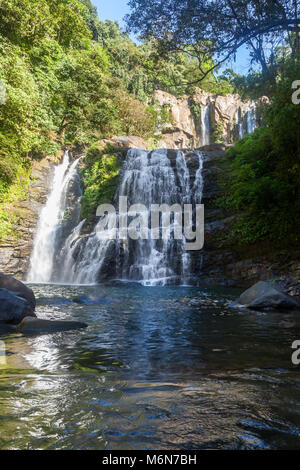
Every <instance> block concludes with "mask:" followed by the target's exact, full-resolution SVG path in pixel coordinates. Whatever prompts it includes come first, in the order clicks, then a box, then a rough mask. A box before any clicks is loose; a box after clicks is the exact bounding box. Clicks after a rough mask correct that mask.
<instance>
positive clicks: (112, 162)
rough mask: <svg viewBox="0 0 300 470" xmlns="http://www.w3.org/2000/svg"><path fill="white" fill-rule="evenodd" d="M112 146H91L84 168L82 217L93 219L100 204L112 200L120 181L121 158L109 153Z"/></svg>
mask: <svg viewBox="0 0 300 470" xmlns="http://www.w3.org/2000/svg"><path fill="white" fill-rule="evenodd" d="M109 150H110V148H109V147H106V148H105V149H104V150H102V151H101V150H100V149H99V146H98V144H97V143H96V144H93V145H91V146H90V148H89V149H88V152H87V156H86V166H85V168H84V169H83V170H82V179H83V184H84V194H83V197H82V200H81V205H82V217H83V218H85V219H92V218H94V217H95V215H96V210H97V207H98V206H99V205H100V204H104V203H108V202H111V201H112V199H113V196H114V194H115V191H116V189H117V186H118V183H119V172H120V168H121V160H120V159H119V158H118V157H117V156H116V155H113V154H107V153H106V152H107V151H109Z"/></svg>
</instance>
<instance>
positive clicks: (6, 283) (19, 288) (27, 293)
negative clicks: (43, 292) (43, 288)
mask: <svg viewBox="0 0 300 470" xmlns="http://www.w3.org/2000/svg"><path fill="white" fill-rule="evenodd" d="M0 289H7V290H9V291H11V292H15V293H17V294H16V295H18V297H22V298H23V299H25V300H27V302H28V303H29V304H30V306H31V308H32V310H34V309H35V305H36V301H35V296H34V293H33V291H32V290H31V289H30V288H29V287H27V286H25V284H23V283H22V282H21V281H18V280H17V279H15V278H13V277H11V276H7V275H6V274H3V273H0Z"/></svg>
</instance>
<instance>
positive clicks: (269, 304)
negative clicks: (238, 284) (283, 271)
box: [235, 281, 300, 310]
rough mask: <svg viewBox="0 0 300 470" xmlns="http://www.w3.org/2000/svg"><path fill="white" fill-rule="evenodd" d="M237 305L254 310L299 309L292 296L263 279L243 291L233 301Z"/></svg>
mask: <svg viewBox="0 0 300 470" xmlns="http://www.w3.org/2000/svg"><path fill="white" fill-rule="evenodd" d="M239 305H243V306H245V307H248V308H251V309H254V310H295V309H299V310H300V304H299V303H298V302H297V301H296V300H295V299H294V298H293V297H291V296H290V295H288V294H285V293H284V292H283V291H281V290H280V289H279V288H278V287H275V286H274V285H272V284H271V283H269V282H264V281H260V282H257V283H256V284H254V286H252V287H250V288H249V289H247V290H246V291H245V292H243V293H242V294H241V295H240V297H239V298H238V299H237V301H236V302H235V306H239Z"/></svg>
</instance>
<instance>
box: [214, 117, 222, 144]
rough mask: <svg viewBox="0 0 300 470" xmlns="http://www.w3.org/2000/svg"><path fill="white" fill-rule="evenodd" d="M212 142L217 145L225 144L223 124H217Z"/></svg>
mask: <svg viewBox="0 0 300 470" xmlns="http://www.w3.org/2000/svg"><path fill="white" fill-rule="evenodd" d="M212 141H213V143H215V144H222V143H223V142H224V126H223V124H222V122H217V124H216V128H215V130H214V132H213V134H212Z"/></svg>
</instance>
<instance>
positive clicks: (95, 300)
mask: <svg viewBox="0 0 300 470" xmlns="http://www.w3.org/2000/svg"><path fill="white" fill-rule="evenodd" d="M73 301H74V302H76V303H77V304H83V305H92V304H101V303H107V302H119V300H118V299H114V298H113V297H97V296H93V295H79V296H77V297H75V298H74V299H73Z"/></svg>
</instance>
